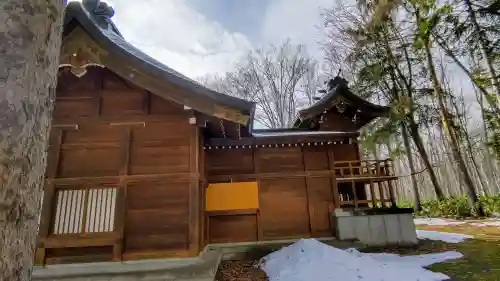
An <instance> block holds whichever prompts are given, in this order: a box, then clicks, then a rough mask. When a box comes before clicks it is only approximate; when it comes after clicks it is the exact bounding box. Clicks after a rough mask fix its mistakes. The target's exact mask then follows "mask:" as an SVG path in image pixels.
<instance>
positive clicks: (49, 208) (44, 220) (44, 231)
mask: <svg viewBox="0 0 500 281" xmlns="http://www.w3.org/2000/svg"><path fill="white" fill-rule="evenodd" d="M43 189H44V190H43V201H42V211H41V217H40V225H39V228H38V239H45V238H46V237H47V236H48V235H49V232H50V228H51V223H52V214H53V213H55V212H54V209H55V208H54V205H55V204H54V201H55V202H57V200H53V198H54V194H55V185H54V184H53V183H52V184H45V186H44V188H43ZM37 247H38V246H37ZM46 252H47V251H46V248H45V247H43V246H42V247H38V248H37V250H36V255H35V264H38V265H45V263H46V255H47V253H46Z"/></svg>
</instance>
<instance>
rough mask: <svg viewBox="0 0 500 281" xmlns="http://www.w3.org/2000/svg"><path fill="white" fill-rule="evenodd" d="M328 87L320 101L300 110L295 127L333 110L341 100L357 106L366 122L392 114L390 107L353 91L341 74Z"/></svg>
mask: <svg viewBox="0 0 500 281" xmlns="http://www.w3.org/2000/svg"><path fill="white" fill-rule="evenodd" d="M327 89H328V90H327V92H326V94H325V95H324V96H323V97H322V98H321V99H320V100H319V101H318V102H316V103H314V104H313V105H312V106H310V107H308V108H305V109H302V110H300V111H299V114H298V115H299V116H298V118H297V120H296V121H295V123H294V127H297V126H299V125H300V124H301V123H303V122H308V121H310V120H311V119H314V118H317V117H319V116H320V115H321V114H322V113H324V112H325V111H329V110H331V109H332V108H333V107H334V106H336V105H337V104H339V103H340V102H343V103H346V104H347V105H349V106H351V107H354V108H356V110H357V111H358V114H361V115H363V116H365V118H364V120H365V122H366V123H368V122H371V121H372V120H373V119H375V118H377V117H388V116H389V114H390V110H391V109H390V107H388V106H382V105H377V104H373V103H371V102H369V101H367V100H364V99H363V98H361V97H359V96H357V95H355V94H354V93H352V92H351V91H350V90H349V87H348V86H347V80H345V79H343V78H341V77H339V76H336V77H335V78H334V79H330V81H328V87H327ZM362 125H363V124H362Z"/></svg>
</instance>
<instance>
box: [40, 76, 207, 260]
mask: <svg viewBox="0 0 500 281" xmlns="http://www.w3.org/2000/svg"><path fill="white" fill-rule="evenodd" d="M189 116H190V113H189V112H187V111H186V110H184V108H183V106H180V105H175V104H173V103H170V102H168V101H166V100H163V99H161V98H159V97H156V96H154V95H151V94H150V93H148V92H147V91H145V90H142V89H139V88H137V87H135V86H134V85H131V84H129V83H128V82H126V81H124V80H123V79H121V78H119V77H118V76H116V75H115V74H114V73H112V72H110V71H109V70H107V69H102V68H98V67H91V68H89V69H88V72H87V74H86V75H84V76H83V77H81V78H77V77H75V76H74V75H72V74H71V73H69V71H67V70H65V69H63V70H61V71H60V77H59V84H58V89H57V99H56V105H55V111H54V119H53V123H52V124H53V128H52V131H51V141H50V145H49V156H48V168H47V173H46V178H47V188H51V186H53V187H52V188H54V190H55V192H54V194H55V195H53V196H52V199H51V200H52V205H54V206H55V207H54V209H53V210H52V211H51V213H52V217H53V219H52V220H51V221H50V222H45V221H44V219H43V218H42V219H41V226H43V228H44V229H45V228H46V227H45V225H47V224H48V225H49V226H48V229H49V231H48V232H47V233H46V234H43V233H45V232H43V231H41V232H40V233H41V235H42V236H44V237H40V239H41V241H49V240H46V239H50V237H56V236H54V235H69V234H71V235H80V236H81V235H83V233H87V234H85V235H91V234H92V233H98V234H99V235H101V234H102V235H104V234H105V233H106V232H112V233H116V234H117V235H118V236H120V235H121V236H123V237H122V238H120V239H121V241H122V242H121V243H122V245H115V244H116V243H115V242H113V243H115V244H113V245H114V246H113V245H109V246H107V245H103V246H83V247H71V248H51V249H48V250H43V251H41V252H43V253H45V254H44V255H45V256H44V257H43V259H44V260H45V261H46V262H48V263H61V262H68V261H71V262H75V261H80V262H82V261H102V260H111V259H117V258H118V259H121V258H124V259H137V258H148V257H163V256H164V257H168V256H179V255H181V256H182V255H187V254H192V253H188V251H189V250H190V249H189V247H190V241H189V239H190V228H192V226H190V221H194V220H196V219H198V220H199V217H200V216H199V214H197V215H196V216H190V204H189V198H190V196H195V195H196V192H198V190H199V189H198V188H194V189H192V190H194V191H193V192H194V195H193V194H191V195H190V188H191V186H199V175H198V167H197V166H196V167H194V166H193V165H192V163H191V162H192V161H191V160H190V159H191V157H197V156H196V155H195V154H193V151H197V150H198V149H199V147H198V143H193V142H192V135H193V134H195V135H196V136H195V137H198V134H197V132H196V130H197V128H196V127H193V126H192V125H189V122H188V118H189ZM58 136H60V137H58ZM193 145H195V146H196V148H195V150H193V149H192V146H193ZM53 182H56V183H57V185H53V184H52V183H53ZM110 185H111V186H113V187H114V188H109V186H110ZM77 187H78V188H77ZM103 187H106V188H103ZM61 188H62V189H61ZM118 190H120V191H118ZM120 200H122V201H123V202H122V203H121V202H120ZM197 200H198V199H197ZM196 203H197V204H199V202H196ZM119 204H123V206H121V205H119ZM46 209H47V208H46ZM193 210H194V211H196V212H199V209H196V208H195V209H193ZM191 212H193V211H191ZM54 217H55V218H54ZM115 220H117V221H115ZM198 224H201V223H200V222H198ZM199 228H200V227H199V225H197V226H196V231H197V232H199ZM193 229H194V228H193ZM120 233H121V234H120ZM57 237H58V236H57ZM89 237H90V236H89ZM194 238H195V239H197V242H196V243H195V244H194V245H195V246H196V245H198V243H199V239H200V238H199V236H198V235H194ZM44 239H45V240H44ZM89 239H90V238H89ZM50 241H51V240H50ZM46 243H48V242H46ZM82 243H83V242H82ZM42 256H43V255H42ZM86 258H87V260H86Z"/></svg>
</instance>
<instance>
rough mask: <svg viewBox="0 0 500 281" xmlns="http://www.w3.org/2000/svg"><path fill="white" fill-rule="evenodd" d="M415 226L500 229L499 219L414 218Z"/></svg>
mask: <svg viewBox="0 0 500 281" xmlns="http://www.w3.org/2000/svg"><path fill="white" fill-rule="evenodd" d="M413 221H414V222H415V225H432V226H447V225H464V224H468V225H471V226H476V227H485V226H489V227H500V219H498V218H493V219H486V220H465V221H458V220H452V219H443V218H415V219H414V220H413Z"/></svg>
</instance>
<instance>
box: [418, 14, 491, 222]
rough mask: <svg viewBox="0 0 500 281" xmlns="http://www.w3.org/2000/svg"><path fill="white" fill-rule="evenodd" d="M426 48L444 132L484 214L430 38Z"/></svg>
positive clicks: (473, 200)
mask: <svg viewBox="0 0 500 281" xmlns="http://www.w3.org/2000/svg"><path fill="white" fill-rule="evenodd" d="M417 23H419V20H418V14H417ZM424 50H425V55H426V60H427V67H428V68H429V73H430V76H431V77H430V78H431V80H432V85H433V87H434V96H435V98H436V100H437V102H438V106H439V115H440V117H441V121H442V127H443V133H444V135H445V138H446V139H447V140H448V143H449V145H450V149H451V152H452V155H453V158H454V159H453V160H455V161H456V163H457V165H458V168H459V169H460V172H462V177H463V179H464V183H465V186H466V188H467V194H468V197H469V200H470V201H471V203H472V205H473V208H474V209H475V210H476V211H477V215H479V216H483V215H484V211H483V208H482V206H481V205H480V204H479V199H478V196H477V193H476V188H475V185H474V181H473V180H472V177H471V175H470V173H469V170H468V169H467V165H466V163H465V160H464V158H463V155H462V153H461V151H460V147H459V143H458V137H457V135H456V132H455V123H454V120H453V117H451V114H450V112H449V111H448V109H447V107H446V104H445V101H444V93H443V90H442V87H441V84H440V83H439V79H438V76H437V73H436V69H435V66H434V61H433V58H432V53H431V46H430V42H429V38H426V39H424Z"/></svg>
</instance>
